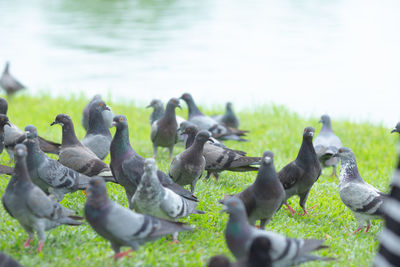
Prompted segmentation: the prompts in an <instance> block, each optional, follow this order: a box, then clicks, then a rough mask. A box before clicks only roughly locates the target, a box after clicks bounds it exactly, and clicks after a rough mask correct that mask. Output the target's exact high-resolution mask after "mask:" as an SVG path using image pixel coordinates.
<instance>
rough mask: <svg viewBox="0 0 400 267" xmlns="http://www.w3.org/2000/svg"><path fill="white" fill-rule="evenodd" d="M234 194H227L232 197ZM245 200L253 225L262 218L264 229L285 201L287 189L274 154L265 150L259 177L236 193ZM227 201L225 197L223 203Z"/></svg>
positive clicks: (261, 225)
mask: <svg viewBox="0 0 400 267" xmlns="http://www.w3.org/2000/svg"><path fill="white" fill-rule="evenodd" d="M230 197H232V196H226V198H228V199H229V198H230ZM234 197H238V198H240V199H241V200H242V201H243V204H244V206H245V208H246V213H247V216H248V219H249V223H250V224H251V225H255V224H256V221H257V220H260V229H264V228H265V225H266V224H267V223H268V222H269V220H270V219H271V218H272V216H273V215H274V214H275V212H277V211H278V210H279V209H280V207H281V206H282V204H283V203H284V202H285V190H284V189H283V186H282V184H281V182H280V181H279V178H278V175H277V173H276V171H275V166H274V154H273V153H272V152H271V151H265V152H264V154H263V157H262V164H261V166H260V169H259V171H258V174H257V178H256V180H255V181H254V183H253V184H252V185H250V186H249V187H247V188H246V189H245V190H244V191H242V192H240V193H238V194H236V195H234ZM224 201H226V199H224V200H223V201H222V202H221V203H223V202H224Z"/></svg>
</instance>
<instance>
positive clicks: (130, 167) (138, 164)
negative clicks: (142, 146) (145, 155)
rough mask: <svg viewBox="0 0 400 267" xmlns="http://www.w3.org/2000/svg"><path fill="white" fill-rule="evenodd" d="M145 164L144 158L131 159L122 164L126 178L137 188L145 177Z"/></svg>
mask: <svg viewBox="0 0 400 267" xmlns="http://www.w3.org/2000/svg"><path fill="white" fill-rule="evenodd" d="M143 167H144V162H143V159H142V158H138V157H137V156H136V157H130V158H129V159H126V160H124V161H123V162H122V164H121V170H122V172H123V174H124V176H125V177H127V178H128V179H129V181H130V182H131V183H133V184H135V185H136V186H138V185H139V183H140V179H141V177H142V175H143Z"/></svg>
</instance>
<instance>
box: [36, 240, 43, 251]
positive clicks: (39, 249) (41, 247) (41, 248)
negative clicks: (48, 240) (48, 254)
mask: <svg viewBox="0 0 400 267" xmlns="http://www.w3.org/2000/svg"><path fill="white" fill-rule="evenodd" d="M43 246H44V242H40V243H39V247H38V249H37V252H38V253H40V252H42V250H43Z"/></svg>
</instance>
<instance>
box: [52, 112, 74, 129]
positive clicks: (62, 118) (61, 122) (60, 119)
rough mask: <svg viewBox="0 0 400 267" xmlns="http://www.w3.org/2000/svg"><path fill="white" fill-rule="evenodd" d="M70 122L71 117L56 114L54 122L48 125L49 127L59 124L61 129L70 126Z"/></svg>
mask: <svg viewBox="0 0 400 267" xmlns="http://www.w3.org/2000/svg"><path fill="white" fill-rule="evenodd" d="M71 122H72V120H71V117H70V116H68V115H67V114H58V115H57V117H56V118H55V120H54V121H53V122H52V123H51V124H50V126H53V125H56V124H59V125H61V127H63V126H64V125H67V124H70V123H71Z"/></svg>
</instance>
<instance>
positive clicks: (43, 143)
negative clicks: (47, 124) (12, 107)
mask: <svg viewBox="0 0 400 267" xmlns="http://www.w3.org/2000/svg"><path fill="white" fill-rule="evenodd" d="M7 111H8V103H7V100H5V99H4V98H2V97H0V114H4V115H7ZM24 138H25V133H24V132H23V131H22V130H21V129H19V128H18V127H17V126H15V125H14V124H12V123H11V122H10V121H8V123H7V124H6V125H4V146H5V148H6V150H7V153H8V155H9V156H10V162H11V161H12V160H13V159H14V154H13V151H14V146H15V145H16V144H17V143H21V142H22V141H24ZM38 138H39V142H40V149H42V151H44V152H46V153H51V154H57V155H58V153H59V152H60V147H61V145H60V144H57V143H54V142H52V141H49V140H46V139H44V138H42V137H40V136H39V137H38Z"/></svg>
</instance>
